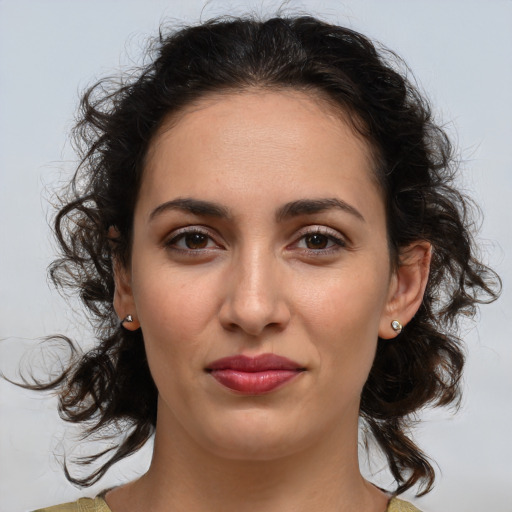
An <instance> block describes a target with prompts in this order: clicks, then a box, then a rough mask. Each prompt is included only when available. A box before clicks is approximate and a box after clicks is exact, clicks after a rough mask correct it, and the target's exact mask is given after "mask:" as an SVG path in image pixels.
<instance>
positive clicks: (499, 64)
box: [0, 0, 512, 512]
mask: <svg viewBox="0 0 512 512" xmlns="http://www.w3.org/2000/svg"><path fill="white" fill-rule="evenodd" d="M278 7H279V4H278V3H277V2H271V1H265V0H260V1H253V2H250V1H248V0H247V1H238V2H227V1H211V2H209V3H207V4H206V5H205V4H204V0H187V1H186V2H182V1H178V0H167V1H163V0H152V1H148V0H146V1H142V0H131V1H130V0H124V1H120V0H119V1H117V0H74V1H69V0H39V1H38V0H34V1H28V0H0V338H1V339H2V341H0V369H1V370H2V371H4V372H5V373H6V374H7V375H9V376H15V374H16V369H17V367H18V365H19V359H20V357H21V356H22V354H23V353H24V351H25V350H26V349H28V348H29V347H30V346H31V342H30V340H32V339H37V338H39V337H41V336H44V335H49V334H53V333H56V332H61V333H65V334H67V335H70V336H72V337H74V338H76V339H77V340H79V341H81V342H83V343H84V344H87V342H88V340H89V342H90V336H89V331H88V323H87V319H86V318H85V316H84V314H83V312H82V311H80V309H79V308H77V307H76V305H74V309H75V310H76V311H75V313H73V311H72V308H70V307H69V305H68V304H67V303H66V302H65V301H64V300H63V299H61V298H60V296H59V295H58V293H57V292H55V291H54V290H52V288H51V286H50V285H49V284H48V282H47V278H46V266H47V265H48V264H49V262H50V261H51V259H52V256H53V254H54V247H53V246H52V242H51V235H50V229H49V227H48V224H49V221H50V219H51V216H52V214H53V209H52V207H51V201H52V191H53V190H55V188H56V187H57V186H59V184H61V183H62V182H64V181H65V180H66V179H67V177H69V173H70V172H72V170H73V164H74V158H75V157H74V155H73V152H72V150H71V148H70V145H69V141H68V138H67V137H68V135H67V134H68V132H69V129H70V127H71V126H72V122H73V115H74V112H75V110H76V107H77V102H78V96H79V91H80V90H83V89H84V88H85V87H86V86H87V85H88V84H90V83H92V82H93V81H94V80H95V79H97V78H99V77H100V76H102V75H105V74H112V73H114V72H116V71H117V70H118V69H119V68H120V67H122V66H126V65H128V66H130V65H132V64H134V63H137V62H138V61H139V60H140V55H141V51H142V49H143V48H144V42H145V40H146V38H147V37H148V36H149V35H154V34H155V33H156V31H157V29H158V26H159V23H160V22H161V21H162V20H164V19H167V18H175V19H176V20H177V21H178V22H182V21H185V22H197V21H198V20H199V19H203V20H206V19H208V18H210V17H212V16H216V15H219V14H225V13H229V14H243V13H245V12H256V13H260V14H267V13H272V12H275V10H276V9H277V8H278ZM288 9H289V10H290V11H293V12H297V11H304V12H311V13H313V14H316V15H319V16H321V17H323V18H324V19H326V20H330V21H334V22H338V23H340V24H345V25H348V26H350V27H352V28H355V29H356V30H360V31H362V32H363V33H365V34H367V35H369V36H371V37H372V38H375V39H377V40H380V41H382V42H383V43H384V44H386V45H387V46H389V47H391V48H392V49H394V50H396V51H397V52H398V53H399V54H400V55H402V56H403V57H404V58H405V60H406V61H407V62H408V63H409V65H410V67H411V69H412V71H413V72H414V75H415V76H416V79H417V80H418V82H419V83H420V85H421V87H422V88H423V89H424V90H425V91H427V93H428V95H429V96H430V98H431V99H432V101H433V103H434V105H435V106H436V112H437V113H438V115H439V117H440V119H442V120H443V122H444V123H446V125H447V129H448V131H449V132H450V133H451V134H452V136H453V137H454V140H455V141H456V144H457V147H458V148H459V149H460V151H461V154H462V171H463V172H462V177H461V185H462V186H463V188H464V189H465V190H467V191H469V192H470V193H471V194H472V195H473V197H475V199H476V200H477V202H478V203H479V204H480V206H481V208H482V211H483V213H484V220H483V224H482V229H481V233H480V236H479V244H480V247H481V249H482V252H483V254H484V259H485V260H486V261H487V262H488V263H489V264H491V266H493V267H494V268H495V269H496V270H497V271H498V272H499V273H500V274H501V276H502V278H503V282H504V290H503V295H502V297H501V299H500V300H499V301H498V302H496V303H494V304H492V305H490V306H485V307H482V309H481V314H480V315H479V316H478V318H477V321H476V322H475V323H473V324H467V326H465V338H464V339H465V344H466V347H467V354H468V364H467V371H466V375H465V381H464V391H465V398H464V402H463V407H462V409H461V410H460V412H459V413H458V415H456V416H455V417H452V416H451V414H450V412H449V411H437V412H428V411H427V412H425V414H423V420H424V421H423V423H422V425H421V426H420V428H419V429H418V430H417V432H416V436H417V440H418V442H419V443H420V444H421V446H423V448H424V449H425V450H426V452H427V453H428V454H429V455H431V456H432V457H433V459H435V460H436V461H437V464H438V466H439V468H440V470H439V472H438V480H437V485H436V487H435V489H434V491H433V492H432V493H431V494H430V495H428V496H426V497H425V498H422V499H419V500H416V501H415V503H416V504H417V505H418V506H419V507H420V508H422V509H424V510H425V511H426V512H428V511H431V512H436V511H437V512H441V511H446V512H448V511H449V512H459V511H460V512H481V511H484V510H485V511H488V510H493V512H511V511H512V485H511V484H512V463H511V462H512V446H511V444H512V443H511V440H510V428H511V427H510V425H511V424H512V371H511V363H512V344H511V343H510V340H511V332H512V328H511V327H510V324H511V322H510V311H512V293H511V292H510V290H509V286H508V283H509V282H510V278H511V277H512V270H511V268H512V236H511V224H512V213H511V201H512V121H511V120H512V99H511V96H512V95H511V91H512V2H511V1H505V0H501V1H500V0H485V1H484V0H481V1H471V0H460V1H453V0H452V1H450V0H444V1H441V0H438V1H434V0H402V1H399V0H373V1H370V0H366V1H362V0H361V1H355V0H351V1H339V0H332V1H320V0H318V1H314V0H309V1H303V2H294V1H291V2H288ZM44 357H47V355H45V353H44V352H42V353H37V352H36V354H35V355H33V356H32V360H31V361H32V364H33V366H35V367H36V368H37V366H38V363H39V362H40V359H38V358H44ZM46 363H48V361H47V362H46ZM50 364H51V361H50ZM41 365H42V363H41ZM74 434H75V431H74V430H71V431H70V430H69V428H67V426H66V425H65V424H63V423H62V422H61V421H60V420H59V419H58V415H57V413H56V401H55V399H54V398H53V397H51V396H48V395H43V394H41V393H31V392H27V391H24V390H21V389H18V388H16V387H14V386H12V385H9V384H7V383H6V382H3V381H1V380H0V512H23V511H26V510H31V509H34V508H36V507H41V506H44V505H52V504H56V503H59V502H63V501H69V500H72V499H77V498H78V497H79V496H81V495H88V496H92V495H94V494H95V493H97V492H98V491H99V490H100V489H103V488H105V487H108V486H111V485H114V484H115V483H117V482H121V481H126V480H129V479H132V478H134V477H135V476H136V475H137V474H138V473H140V472H141V471H144V469H145V468H146V467H147V464H148V462H149V456H150V451H151V450H150V449H151V447H150V446H147V447H146V448H145V449H144V450H142V451H141V452H140V453H139V454H137V456H135V457H134V458H133V459H132V460H129V461H126V462H125V463H122V464H121V465H120V466H119V467H118V468H115V469H113V470H112V471H111V472H110V473H109V474H108V475H107V477H106V478H105V479H104V481H102V482H100V483H99V484H97V485H96V486H94V487H93V488H90V489H86V490H79V489H76V488H75V487H73V486H71V485H70V484H69V483H68V482H67V481H66V479H65V478H64V476H63V474H62V468H61V465H60V462H61V460H62V455H63V454H64V453H70V451H71V450H73V453H76V452H77V450H81V449H82V448H83V449H86V448H85V447H86V444H84V443H76V442H73V437H72V436H73V435H74ZM371 469H372V470H373V471H376V472H377V475H376V477H375V479H376V481H385V480H386V474H385V473H382V472H380V473H379V472H378V470H379V469H380V467H379V466H378V465H377V466H374V467H372V468H371ZM367 470H368V469H367ZM368 471H369V470H368ZM409 496H412V495H411V494H409Z"/></svg>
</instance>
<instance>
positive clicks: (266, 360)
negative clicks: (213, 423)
mask: <svg viewBox="0 0 512 512" xmlns="http://www.w3.org/2000/svg"><path fill="white" fill-rule="evenodd" d="M206 371H207V372H208V373H209V374H210V375H211V376H212V377H213V378H214V379H215V380H216V381H217V382H219V383H220V384H222V385H223V386H225V387H226V388H229V389H231V390H233V391H237V392H239V393H242V394H245V395H262V394H265V393H270V392H271V391H274V390H275V389H277V388H280V387H281V386H283V385H284V384H286V383H288V382H289V381H291V380H292V379H294V378H295V377H297V376H298V375H300V374H301V373H303V372H304V371H305V368H304V367H303V366H301V365H300V364H298V363H296V362H295V361H292V360H291V359H288V358H286V357H282V356H278V355H276V354H261V355H259V356H256V357H248V356H244V355H236V356H230V357H223V358H222V359H218V360H216V361H213V362H212V363H210V364H209V365H208V366H207V367H206Z"/></svg>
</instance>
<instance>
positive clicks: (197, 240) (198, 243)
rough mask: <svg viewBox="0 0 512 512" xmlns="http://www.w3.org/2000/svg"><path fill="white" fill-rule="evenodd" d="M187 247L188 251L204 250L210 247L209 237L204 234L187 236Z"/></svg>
mask: <svg viewBox="0 0 512 512" xmlns="http://www.w3.org/2000/svg"><path fill="white" fill-rule="evenodd" d="M185 245H186V246H187V248H188V249H204V248H205V247H206V246H207V245H208V236H207V235H203V234H202V233H189V234H187V235H185Z"/></svg>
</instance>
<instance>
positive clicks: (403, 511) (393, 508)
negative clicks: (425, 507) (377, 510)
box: [386, 498, 421, 512]
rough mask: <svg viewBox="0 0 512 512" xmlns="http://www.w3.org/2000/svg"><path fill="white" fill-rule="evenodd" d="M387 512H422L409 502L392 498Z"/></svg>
mask: <svg viewBox="0 0 512 512" xmlns="http://www.w3.org/2000/svg"><path fill="white" fill-rule="evenodd" d="M386 512H421V511H420V510H419V509H417V508H416V507H415V506H414V505H412V504H411V503H409V502H407V501H403V500H399V499H398V498H392V499H391V501H390V502H389V505H388V508H387V511H386Z"/></svg>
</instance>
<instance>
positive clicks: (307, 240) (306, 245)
mask: <svg viewBox="0 0 512 512" xmlns="http://www.w3.org/2000/svg"><path fill="white" fill-rule="evenodd" d="M345 245H346V244H345V242H344V240H343V239H341V238H338V237H336V236H334V235H331V234H324V233H306V234H305V235H303V236H302V237H301V238H300V239H299V241H298V243H297V247H298V248H300V249H307V250H310V251H322V250H328V249H336V248H338V247H344V246H345Z"/></svg>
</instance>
